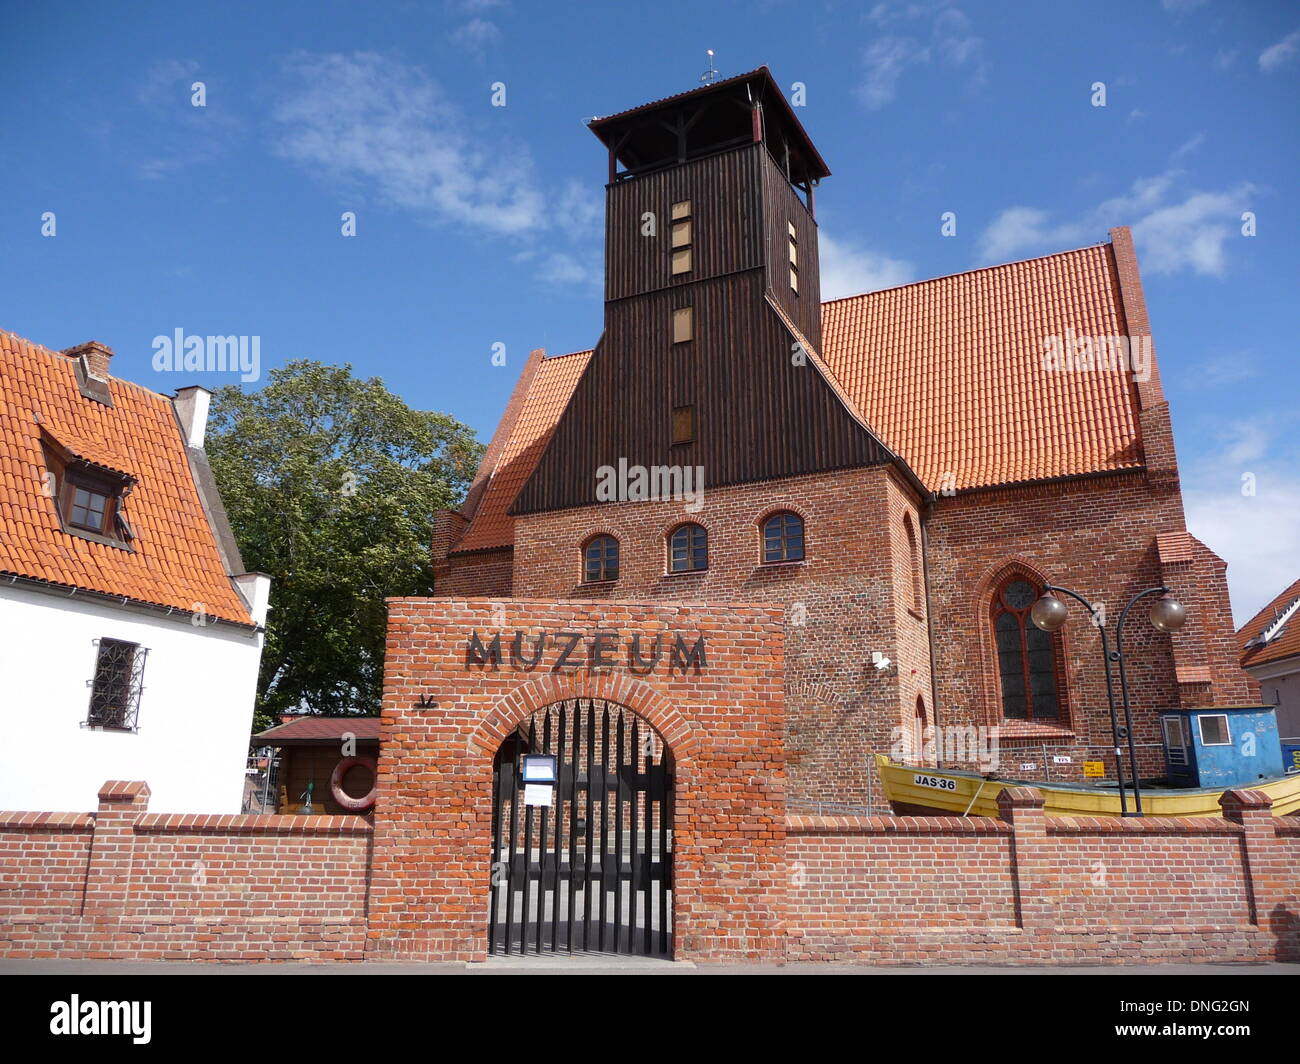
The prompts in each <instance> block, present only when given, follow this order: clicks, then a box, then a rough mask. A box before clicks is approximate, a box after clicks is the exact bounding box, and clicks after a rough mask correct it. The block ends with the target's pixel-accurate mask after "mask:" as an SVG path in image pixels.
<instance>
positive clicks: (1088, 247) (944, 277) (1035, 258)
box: [821, 240, 1110, 310]
mask: <svg viewBox="0 0 1300 1064" xmlns="http://www.w3.org/2000/svg"><path fill="white" fill-rule="evenodd" d="M1109 245H1110V241H1109V240H1103V241H1101V242H1099V243H1096V244H1085V245H1084V246H1083V247H1077V248H1066V249H1065V250H1064V251H1053V252H1050V253H1049V254H1047V255H1032V256H1030V257H1029V258H1027V259H1012V260H1011V261H1010V262H997V263H993V264H992V265H990V266H975V267H973V268H971V269H969V270H958V271H957V272H956V273H941V274H938V275H937V276H934V277H923V278H921V280H919V281H908V282H907V283H906V284H894V285H890V286H889V287H887V288H875V289H872V290H871V291H869V292H857V293H855V294H854V295H851V296H837V297H836V298H834V299H823V300H822V304H821V305H822V309H823V310H825V308H826V307H828V306H830V304H832V303H843V302H845V301H846V300H849V299H862V298H863V297H864V296H876V295H880V293H881V292H896V291H898V290H899V289H900V288H915V287H917V286H919V285H923V284H935V283H936V282H938V281H948V280H951V279H952V278H954V277H966V276H968V275H970V274H973V273H983V272H984V271H986V270H1004V269H1006V268H1007V267H1008V266H1020V265H1023V264H1025V263H1029V262H1044V261H1046V260H1047V259H1057V258H1061V257H1063V256H1065V255H1077V254H1079V253H1080V252H1081V251H1092V250H1093V249H1094V248H1099V247H1108V246H1109Z"/></svg>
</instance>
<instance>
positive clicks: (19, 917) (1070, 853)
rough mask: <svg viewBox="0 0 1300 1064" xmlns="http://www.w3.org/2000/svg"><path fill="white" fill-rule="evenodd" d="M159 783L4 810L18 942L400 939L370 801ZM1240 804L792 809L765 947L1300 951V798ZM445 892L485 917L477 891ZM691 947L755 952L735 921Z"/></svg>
mask: <svg viewBox="0 0 1300 1064" xmlns="http://www.w3.org/2000/svg"><path fill="white" fill-rule="evenodd" d="M148 793H149V792H148V787H147V786H146V785H144V784H142V783H121V782H111V783H108V784H105V786H104V788H103V789H102V790H101V794H100V804H99V809H98V811H97V812H96V813H94V814H74V813H3V812H0V956H4V957H14V958H44V957H64V958H90V959H114V960H208V961H284V960H312V961H359V960H362V959H366V958H372V959H373V958H376V957H379V956H383V955H384V953H386V952H387V950H384V949H383V948H382V947H383V946H384V945H387V943H383V942H382V941H381V943H379V945H380V946H381V949H374V948H373V947H374V945H375V943H374V941H373V940H372V942H371V944H370V948H368V947H367V942H366V933H367V924H368V919H369V910H368V900H369V880H370V874H371V868H372V865H373V863H374V862H373V855H372V852H371V842H372V838H371V829H370V825H369V823H368V822H367V821H366V819H365V818H363V817H351V816H334V817H330V816H317V817H298V816H179V815H178V816H169V815H159V814H150V813H149V812H148V811H147V809H148ZM1222 806H1223V814H1224V815H1223V816H1222V817H1206V818H1197V819H1189V818H1154V817H1152V818H1143V819H1137V818H1133V819H1126V820H1125V819H1114V818H1086V817H1074V818H1061V817H1048V816H1046V815H1044V813H1043V799H1042V795H1041V793H1040V792H1038V791H1036V790H1034V789H1033V788H1016V789H1013V790H1008V791H1004V792H1003V794H1002V795H1001V796H1000V798H999V812H1000V816H999V817H998V818H992V817H973V818H962V817H831V816H791V817H788V818H786V821H785V829H786V834H785V857H786V867H785V869H784V876H783V877H781V878H784V880H785V881H786V884H787V885H786V890H785V892H784V914H783V915H784V920H783V925H784V936H783V938H784V941H783V942H781V943H780V944H774V947H775V948H769V950H768V956H767V958H766V959H768V960H779V959H782V958H784V959H785V960H788V961H825V962H858V963H871V964H917V963H926V962H930V963H944V964H990V963H992V964H999V963H1002V964H1013V963H1039V964H1043V963H1061V964H1119V963H1132V962H1154V961H1169V962H1182V963H1188V962H1204V963H1210V962H1214V963H1224V962H1232V961H1239V962H1248V961H1268V960H1300V818H1297V817H1278V818H1275V817H1273V815H1272V810H1271V802H1270V799H1269V798H1268V796H1267V795H1266V794H1264V793H1262V792H1259V791H1249V790H1245V791H1230V792H1228V793H1227V794H1225V795H1224V797H1223V801H1222ZM196 862H197V864H196ZM777 877H778V870H777V869H775V868H773V869H771V876H770V878H777ZM704 886H708V885H707V884H704ZM710 889H713V888H710ZM763 896H767V897H768V898H769V900H770V899H771V890H770V887H768V888H767V889H766V890H764V891H762V892H760V894H759V897H763ZM427 901H429V902H431V903H432V904H434V905H435V906H437V907H438V908H446V909H449V910H453V911H454V912H456V913H459V914H461V917H460V918H461V919H464V914H465V912H466V906H465V903H464V898H463V897H460V898H457V899H433V898H430V899H427ZM684 903H685V902H684ZM719 915H720V914H719ZM483 922H484V923H486V914H484V915H483ZM378 926H379V927H381V928H387V927H388V926H389V925H388V923H387V921H381V922H380V923H379V925H378ZM454 948H455V950H456V951H457V952H460V953H463V952H464V951H465V950H464V945H463V943H460V942H457V943H455V944H454ZM687 950H688V951H689V953H690V956H691V958H692V959H694V960H697V961H704V962H707V961H717V960H732V959H734V955H733V954H731V953H730V951H729V950H728V948H727V943H726V942H725V939H724V941H723V942H722V943H721V945H720V946H715V947H712V948H705V949H700V948H699V947H698V945H697V946H696V947H695V948H692V947H690V946H688V947H687ZM683 952H684V951H683V950H682V949H680V948H679V951H678V956H679V957H680V956H681V955H682V953H683ZM390 959H391V957H390ZM427 959H450V958H449V957H442V958H439V956H438V955H437V952H436V950H430V951H428V953H427Z"/></svg>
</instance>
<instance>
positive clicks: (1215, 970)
mask: <svg viewBox="0 0 1300 1064" xmlns="http://www.w3.org/2000/svg"><path fill="white" fill-rule="evenodd" d="M0 974H7V975H519V974H527V975H832V974H833V975H1144V976H1152V975H1156V976H1158V975H1203V976H1211V975H1300V964H1145V965H1137V964H1135V965H1127V964H1126V965H1114V966H1105V967H1048V966H1041V965H1033V966H1028V965H1027V966H1023V967H1003V966H995V965H979V966H974V965H973V966H969V967H958V966H955V965H944V966H935V967H896V966H888V967H885V966H870V965H826V964H787V965H775V964H753V965H737V964H726V965H713V964H709V965H694V964H688V963H676V962H673V961H662V960H649V959H646V958H642V957H626V958H623V957H601V958H576V959H574V960H568V959H567V958H562V959H560V960H554V959H552V958H549V957H541V958H533V957H529V958H511V959H509V960H507V959H505V958H498V959H494V960H490V961H486V962H484V963H483V964H189V963H186V962H183V961H158V962H150V963H130V962H118V961H14V960H0Z"/></svg>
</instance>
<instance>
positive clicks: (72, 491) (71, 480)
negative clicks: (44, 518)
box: [64, 473, 117, 536]
mask: <svg viewBox="0 0 1300 1064" xmlns="http://www.w3.org/2000/svg"><path fill="white" fill-rule="evenodd" d="M116 510H117V493H116V491H115V490H114V488H113V486H112V485H110V484H108V483H106V482H104V481H102V480H95V479H93V478H91V477H87V476H85V475H84V474H83V473H69V474H68V475H67V491H66V493H65V494H64V513H65V514H66V515H67V516H66V517H65V518H64V520H66V521H67V522H68V524H70V525H72V526H74V527H75V528H80V529H81V530H82V531H83V532H95V533H97V534H98V535H101V536H106V535H110V534H111V530H112V528H113V519H114V517H116Z"/></svg>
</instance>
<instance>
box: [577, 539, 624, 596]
mask: <svg viewBox="0 0 1300 1064" xmlns="http://www.w3.org/2000/svg"><path fill="white" fill-rule="evenodd" d="M617 579H618V540H616V539H615V538H614V537H613V536H596V537H594V538H593V539H589V540H588V541H587V545H586V546H585V547H584V548H583V550H582V581H583V583H585V584H595V583H599V582H600V581H602V580H617Z"/></svg>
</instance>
